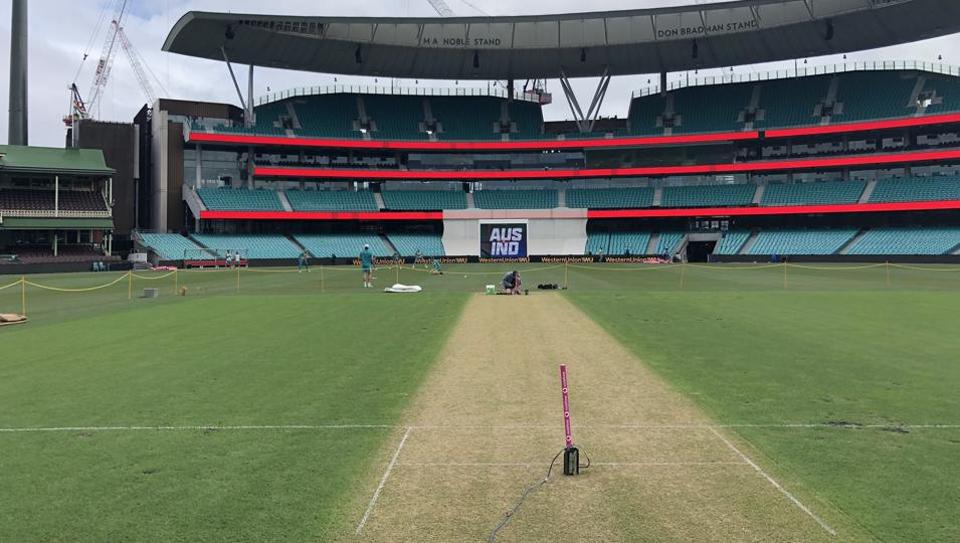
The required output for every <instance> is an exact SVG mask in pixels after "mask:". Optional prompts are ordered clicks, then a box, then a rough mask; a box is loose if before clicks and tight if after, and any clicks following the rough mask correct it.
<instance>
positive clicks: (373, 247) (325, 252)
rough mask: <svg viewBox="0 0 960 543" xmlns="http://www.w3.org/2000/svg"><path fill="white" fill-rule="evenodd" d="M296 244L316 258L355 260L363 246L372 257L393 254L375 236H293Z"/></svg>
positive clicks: (379, 238) (381, 239)
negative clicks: (366, 246)
mask: <svg viewBox="0 0 960 543" xmlns="http://www.w3.org/2000/svg"><path fill="white" fill-rule="evenodd" d="M294 239H295V240H297V243H299V244H300V245H302V246H303V248H304V249H306V250H307V251H308V252H309V253H310V254H311V255H313V256H315V257H317V258H330V257H332V256H334V255H335V256H336V257H337V258H356V257H358V256H359V255H360V251H362V250H363V246H364V245H369V246H370V251H371V252H372V253H373V256H376V257H379V258H387V257H390V256H393V252H392V251H390V248H389V247H387V244H386V243H384V242H383V238H381V237H380V236H378V235H376V234H300V235H296V236H294Z"/></svg>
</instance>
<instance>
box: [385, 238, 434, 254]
mask: <svg viewBox="0 0 960 543" xmlns="http://www.w3.org/2000/svg"><path fill="white" fill-rule="evenodd" d="M387 239H389V240H390V243H392V244H393V246H394V247H396V248H397V252H399V253H400V255H401V256H415V255H416V254H417V251H420V254H421V255H422V256H446V252H445V251H444V249H443V240H442V239H441V238H440V236H439V235H438V234H387Z"/></svg>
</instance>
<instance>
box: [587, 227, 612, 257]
mask: <svg viewBox="0 0 960 543" xmlns="http://www.w3.org/2000/svg"><path fill="white" fill-rule="evenodd" d="M586 251H587V254H591V255H599V254H605V255H606V254H610V233H609V232H587V246H586Z"/></svg>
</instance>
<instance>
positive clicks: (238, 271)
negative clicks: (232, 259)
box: [237, 265, 240, 294]
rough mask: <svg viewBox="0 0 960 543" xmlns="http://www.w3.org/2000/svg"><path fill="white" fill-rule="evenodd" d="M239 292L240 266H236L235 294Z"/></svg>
mask: <svg viewBox="0 0 960 543" xmlns="http://www.w3.org/2000/svg"><path fill="white" fill-rule="evenodd" d="M239 293H240V266H239V265H238V266H237V294H239Z"/></svg>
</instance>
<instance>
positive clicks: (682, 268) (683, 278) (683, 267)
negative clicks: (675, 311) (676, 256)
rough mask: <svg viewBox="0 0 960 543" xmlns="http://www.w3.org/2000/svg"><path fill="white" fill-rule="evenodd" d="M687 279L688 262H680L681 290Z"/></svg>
mask: <svg viewBox="0 0 960 543" xmlns="http://www.w3.org/2000/svg"><path fill="white" fill-rule="evenodd" d="M686 279H687V263H686V262H681V263H680V290H683V284H684V282H685V281H686Z"/></svg>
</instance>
